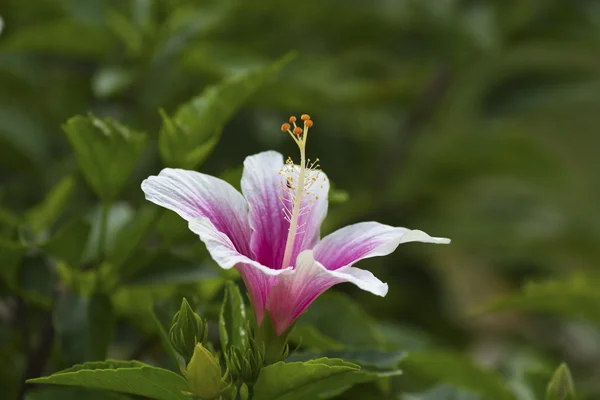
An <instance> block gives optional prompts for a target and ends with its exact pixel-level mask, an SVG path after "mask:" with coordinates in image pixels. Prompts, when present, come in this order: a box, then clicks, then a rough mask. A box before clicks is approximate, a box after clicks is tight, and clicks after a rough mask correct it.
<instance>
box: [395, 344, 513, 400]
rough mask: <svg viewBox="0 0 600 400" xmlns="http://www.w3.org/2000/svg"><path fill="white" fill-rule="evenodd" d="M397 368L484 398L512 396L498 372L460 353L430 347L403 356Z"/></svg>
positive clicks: (509, 398)
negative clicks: (481, 365) (487, 368)
mask: <svg viewBox="0 0 600 400" xmlns="http://www.w3.org/2000/svg"><path fill="white" fill-rule="evenodd" d="M400 367H401V368H402V369H403V370H404V371H405V373H406V376H411V375H412V374H414V375H415V376H417V375H421V376H425V377H428V378H431V379H433V380H435V381H436V382H440V383H447V384H450V385H453V386H456V387H458V388H462V389H465V390H469V391H472V392H475V393H479V394H481V395H482V396H484V397H485V398H489V399H497V400H514V398H515V397H514V395H513V393H512V392H511V391H510V390H509V388H508V387H507V386H506V385H505V384H504V382H503V381H502V380H501V379H500V377H499V376H498V375H496V374H495V373H494V372H492V371H489V370H486V369H484V368H482V367H479V366H478V365H476V364H474V363H473V362H471V361H469V360H468V359H466V358H465V357H464V356H462V355H460V354H453V353H449V352H443V351H433V350H432V351H420V352H414V353H410V354H409V355H408V356H407V357H406V358H404V360H403V361H402V362H401V363H400Z"/></svg>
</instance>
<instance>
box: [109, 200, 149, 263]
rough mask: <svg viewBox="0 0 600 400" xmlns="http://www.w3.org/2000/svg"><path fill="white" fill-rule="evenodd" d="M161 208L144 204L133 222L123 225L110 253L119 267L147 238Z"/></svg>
mask: <svg viewBox="0 0 600 400" xmlns="http://www.w3.org/2000/svg"><path fill="white" fill-rule="evenodd" d="M159 214H160V210H159V209H157V208H156V207H153V206H151V205H149V204H147V205H144V206H142V208H140V209H139V210H138V211H137V212H136V214H135V216H134V217H133V220H132V221H131V223H129V224H127V225H125V226H123V227H122V228H121V229H120V230H119V232H118V233H117V235H116V240H115V242H114V246H113V248H112V250H111V251H110V253H109V258H108V259H109V261H110V262H111V263H112V264H113V265H115V266H116V267H117V268H118V266H119V265H121V264H122V263H124V262H125V261H126V260H127V259H128V258H129V257H130V256H131V255H132V254H133V252H134V250H135V249H137V248H138V246H139V244H140V243H141V242H142V240H144V239H145V238H146V235H147V234H148V232H149V230H150V227H151V226H152V224H153V223H154V222H155V221H156V219H157V217H158V216H159Z"/></svg>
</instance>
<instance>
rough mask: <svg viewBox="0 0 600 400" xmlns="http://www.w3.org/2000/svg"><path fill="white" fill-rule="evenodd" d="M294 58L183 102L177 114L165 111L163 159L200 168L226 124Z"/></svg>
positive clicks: (163, 117)
mask: <svg viewBox="0 0 600 400" xmlns="http://www.w3.org/2000/svg"><path fill="white" fill-rule="evenodd" d="M292 57H293V55H287V56H285V57H283V58H281V59H280V60H278V61H277V62H275V63H273V64H270V65H268V66H266V67H264V68H260V69H257V70H255V71H251V72H248V73H244V74H241V75H236V76H234V77H232V78H229V79H227V80H225V81H224V82H221V83H219V84H217V85H214V86H211V87H209V88H207V89H205V90H204V91H203V92H202V94H200V95H199V96H198V97H196V98H194V99H192V100H190V101H189V102H188V103H186V104H184V105H182V106H181V107H180V108H179V109H178V110H177V111H176V113H175V115H174V116H173V117H171V116H169V115H167V113H166V112H164V111H161V117H162V120H163V124H162V128H161V130H160V136H159V148H160V154H161V157H162V159H163V162H164V163H165V164H166V165H168V166H171V167H181V168H187V169H194V168H196V167H198V165H200V164H201V163H202V162H203V161H204V160H205V159H206V157H208V155H209V154H210V153H211V151H212V149H213V148H214V146H215V145H216V144H217V142H218V140H219V136H220V134H221V129H222V128H223V126H224V125H225V123H226V122H227V121H228V120H229V119H230V118H231V116H232V115H233V114H234V113H235V112H236V111H237V110H238V108H239V107H240V106H241V105H242V104H243V103H244V102H246V100H248V98H250V96H252V95H253V94H254V93H255V92H256V91H257V90H258V89H259V88H260V87H261V86H262V85H263V84H264V83H265V82H266V81H267V79H268V78H270V77H272V76H273V75H275V74H276V73H277V72H278V71H279V70H280V69H281V68H282V67H283V66H285V65H286V64H287V63H288V62H289V61H290V60H291V58H292Z"/></svg>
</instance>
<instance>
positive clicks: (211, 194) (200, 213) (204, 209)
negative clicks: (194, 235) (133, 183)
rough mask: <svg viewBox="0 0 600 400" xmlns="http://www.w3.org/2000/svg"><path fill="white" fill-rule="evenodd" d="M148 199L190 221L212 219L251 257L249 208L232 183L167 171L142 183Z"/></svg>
mask: <svg viewBox="0 0 600 400" xmlns="http://www.w3.org/2000/svg"><path fill="white" fill-rule="evenodd" d="M142 190H143V191H144V193H145V194H146V199H147V200H150V201H151V202H153V203H155V204H158V205H159V206H162V207H165V208H168V209H169V210H172V211H175V212H176V213H177V214H179V215H180V216H181V217H183V218H184V219H185V220H186V221H190V220H192V219H194V218H198V217H203V218H208V219H209V220H210V222H211V223H212V225H213V226H214V227H215V228H216V230H217V231H219V232H221V233H223V234H225V235H226V236H227V237H228V238H229V239H230V240H231V242H232V243H233V245H234V247H235V249H236V250H237V251H239V252H240V253H241V254H244V255H246V256H250V255H251V252H250V235H251V230H250V226H249V224H248V204H247V202H246V200H245V199H244V197H243V196H242V195H241V194H240V192H238V191H237V190H236V189H235V188H234V187H233V186H231V185H230V184H229V183H227V182H225V181H223V180H221V179H218V178H215V177H213V176H210V175H206V174H201V173H199V172H196V171H188V170H183V169H173V168H165V169H163V170H162V171H161V172H160V174H158V176H151V177H149V178H147V179H145V180H144V181H143V182H142Z"/></svg>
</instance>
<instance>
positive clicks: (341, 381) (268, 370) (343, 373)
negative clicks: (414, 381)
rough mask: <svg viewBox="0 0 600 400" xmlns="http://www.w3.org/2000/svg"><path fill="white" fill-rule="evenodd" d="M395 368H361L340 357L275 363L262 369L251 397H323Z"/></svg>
mask: <svg viewBox="0 0 600 400" xmlns="http://www.w3.org/2000/svg"><path fill="white" fill-rule="evenodd" d="M399 373H400V372H399V371H393V372H389V373H382V374H379V373H374V372H368V371H361V370H360V367H359V366H358V365H356V364H353V363H349V362H346V361H343V360H340V359H333V358H319V359H316V360H311V361H305V362H291V363H285V362H282V361H280V362H277V363H275V364H271V365H269V366H267V367H265V368H263V369H262V371H261V372H260V375H259V377H258V380H257V382H256V385H255V386H254V397H253V399H254V400H295V399H298V400H300V399H324V398H330V397H333V396H336V395H338V394H340V393H342V392H344V391H345V390H347V389H349V388H350V387H352V386H353V385H355V384H358V383H364V382H369V381H373V380H376V379H379V378H382V377H388V376H394V375H397V374H399Z"/></svg>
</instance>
